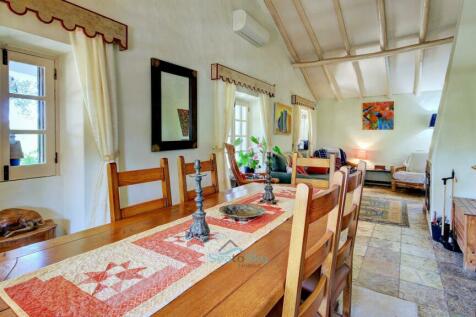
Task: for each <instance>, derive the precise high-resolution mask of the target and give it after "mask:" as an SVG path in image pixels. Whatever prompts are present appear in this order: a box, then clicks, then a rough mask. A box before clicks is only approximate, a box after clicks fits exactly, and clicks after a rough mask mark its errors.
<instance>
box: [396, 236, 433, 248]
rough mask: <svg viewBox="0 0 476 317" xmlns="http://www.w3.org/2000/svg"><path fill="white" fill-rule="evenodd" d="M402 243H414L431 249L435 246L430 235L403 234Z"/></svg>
mask: <svg viewBox="0 0 476 317" xmlns="http://www.w3.org/2000/svg"><path fill="white" fill-rule="evenodd" d="M402 243H407V244H413V245H416V246H417V247H422V248H428V249H431V248H432V247H433V246H432V244H431V241H430V240H429V238H428V237H415V236H409V235H406V234H402Z"/></svg>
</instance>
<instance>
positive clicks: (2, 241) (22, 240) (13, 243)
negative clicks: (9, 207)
mask: <svg viewBox="0 0 476 317" xmlns="http://www.w3.org/2000/svg"><path fill="white" fill-rule="evenodd" d="M55 229H56V224H55V223H54V222H53V220H45V223H44V224H43V225H41V226H39V227H38V228H36V229H35V230H32V231H29V232H24V233H19V234H17V235H14V236H12V237H9V238H0V252H6V251H9V250H13V249H16V248H19V247H22V246H25V245H28V244H32V243H35V242H40V241H45V240H48V239H53V238H54V237H55Z"/></svg>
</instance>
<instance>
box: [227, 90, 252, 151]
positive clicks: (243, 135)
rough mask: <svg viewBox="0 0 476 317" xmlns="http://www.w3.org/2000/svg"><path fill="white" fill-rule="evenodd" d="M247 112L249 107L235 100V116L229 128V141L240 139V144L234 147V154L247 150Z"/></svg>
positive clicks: (245, 103)
mask: <svg viewBox="0 0 476 317" xmlns="http://www.w3.org/2000/svg"><path fill="white" fill-rule="evenodd" d="M248 111H249V105H248V103H247V102H245V101H244V100H239V99H237V100H236V103H235V115H234V118H233V125H232V127H231V135H230V139H231V141H232V142H233V141H234V140H236V139H238V138H240V139H241V140H242V142H241V144H240V145H238V146H237V147H236V152H238V151H241V150H246V149H247V148H248V144H249V140H248V136H249V135H248V120H249V117H248Z"/></svg>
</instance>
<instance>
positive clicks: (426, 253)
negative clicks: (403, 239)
mask: <svg viewBox="0 0 476 317" xmlns="http://www.w3.org/2000/svg"><path fill="white" fill-rule="evenodd" d="M401 248H402V253H405V254H410V255H415V256H420V257H424V258H430V259H434V258H435V253H434V252H433V248H421V247H417V246H415V245H413V244H408V243H402V245H401Z"/></svg>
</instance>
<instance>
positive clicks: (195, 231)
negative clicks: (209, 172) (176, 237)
mask: <svg viewBox="0 0 476 317" xmlns="http://www.w3.org/2000/svg"><path fill="white" fill-rule="evenodd" d="M194 167H195V175H190V176H191V177H195V192H196V193H197V196H196V197H195V202H196V203H197V211H195V212H194V213H193V215H192V218H193V223H192V225H191V226H190V229H188V231H187V233H186V235H185V238H186V239H188V240H190V239H198V240H201V241H203V242H205V241H208V238H209V235H210V228H209V227H208V224H207V221H206V219H205V216H206V214H205V212H204V211H203V190H202V178H203V177H204V176H206V175H205V174H201V173H200V160H195V166H194Z"/></svg>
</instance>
